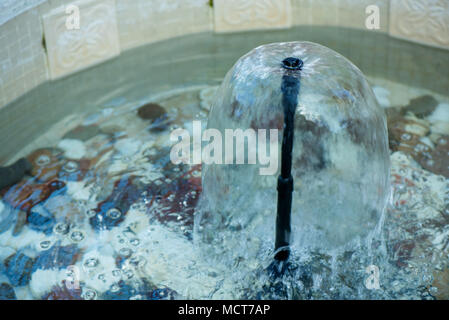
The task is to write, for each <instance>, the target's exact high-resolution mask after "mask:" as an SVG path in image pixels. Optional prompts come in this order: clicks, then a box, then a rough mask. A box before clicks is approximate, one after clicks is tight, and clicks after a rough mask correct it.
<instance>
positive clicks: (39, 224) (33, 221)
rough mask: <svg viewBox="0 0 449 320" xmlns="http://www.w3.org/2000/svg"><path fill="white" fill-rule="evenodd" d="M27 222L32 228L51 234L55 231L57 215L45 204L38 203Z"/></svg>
mask: <svg viewBox="0 0 449 320" xmlns="http://www.w3.org/2000/svg"><path fill="white" fill-rule="evenodd" d="M27 222H28V225H29V227H30V228H31V229H33V230H36V231H41V232H43V233H45V234H46V235H49V234H51V233H52V232H53V227H54V225H55V217H54V216H53V215H52V214H51V213H50V212H49V211H48V210H47V209H45V207H44V206H42V205H36V206H34V207H33V208H32V209H31V211H30V213H29V214H28V216H27Z"/></svg>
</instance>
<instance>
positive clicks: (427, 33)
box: [389, 0, 449, 49]
mask: <svg viewBox="0 0 449 320" xmlns="http://www.w3.org/2000/svg"><path fill="white" fill-rule="evenodd" d="M389 33H390V35H392V36H395V37H398V38H403V39H406V40H411V41H415V42H420V43H423V44H427V45H433V46H437V47H442V48H446V49H449V1H448V0H391V3H390V28H389Z"/></svg>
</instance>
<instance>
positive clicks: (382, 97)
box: [373, 86, 391, 108]
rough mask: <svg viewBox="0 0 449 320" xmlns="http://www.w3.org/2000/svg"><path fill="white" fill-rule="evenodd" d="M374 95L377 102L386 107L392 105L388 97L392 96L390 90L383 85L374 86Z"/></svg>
mask: <svg viewBox="0 0 449 320" xmlns="http://www.w3.org/2000/svg"><path fill="white" fill-rule="evenodd" d="M373 92H374V95H375V96H376V99H377V102H379V104H380V105H381V106H382V107H384V108H387V107H389V106H390V105H391V103H390V100H389V99H388V97H389V96H390V91H388V90H387V89H385V88H383V87H377V86H376V87H373Z"/></svg>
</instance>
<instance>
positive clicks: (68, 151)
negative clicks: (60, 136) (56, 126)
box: [58, 139, 86, 160]
mask: <svg viewBox="0 0 449 320" xmlns="http://www.w3.org/2000/svg"><path fill="white" fill-rule="evenodd" d="M58 148H60V149H61V150H63V151H64V155H65V157H66V158H69V159H74V160H79V159H81V158H83V157H84V156H85V155H86V147H85V146H84V142H83V141H81V140H76V139H64V140H61V141H60V142H59V143H58Z"/></svg>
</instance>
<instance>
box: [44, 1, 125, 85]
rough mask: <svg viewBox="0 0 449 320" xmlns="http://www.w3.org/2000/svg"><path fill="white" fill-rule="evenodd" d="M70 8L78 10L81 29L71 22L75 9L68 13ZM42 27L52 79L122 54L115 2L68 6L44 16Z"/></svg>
mask: <svg viewBox="0 0 449 320" xmlns="http://www.w3.org/2000/svg"><path fill="white" fill-rule="evenodd" d="M69 5H74V6H76V7H77V8H79V18H80V19H79V29H77V28H76V19H75V20H72V19H71V18H72V17H74V16H73V14H76V13H75V12H76V10H75V11H70V10H69V11H67V12H68V13H66V9H68V6H69ZM68 19H69V20H68ZM67 22H68V23H67ZM43 24H44V35H45V40H46V45H47V52H48V63H49V68H50V75H51V78H52V79H56V78H59V77H63V76H65V75H68V74H71V73H74V72H76V71H79V70H82V69H85V68H87V67H89V66H92V65H95V64H98V63H100V62H103V61H105V60H107V59H110V58H112V57H114V56H117V55H119V54H120V46H119V38H118V31H117V19H116V9H115V1H114V0H100V1H99V0H81V1H76V2H72V3H66V4H65V5H63V6H61V7H58V8H56V9H54V10H52V11H51V12H49V13H48V14H46V15H44V16H43ZM73 27H75V28H73Z"/></svg>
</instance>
